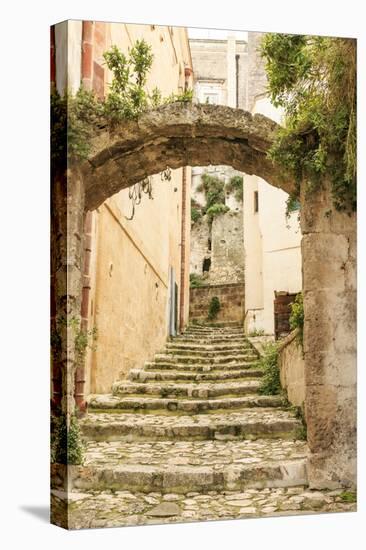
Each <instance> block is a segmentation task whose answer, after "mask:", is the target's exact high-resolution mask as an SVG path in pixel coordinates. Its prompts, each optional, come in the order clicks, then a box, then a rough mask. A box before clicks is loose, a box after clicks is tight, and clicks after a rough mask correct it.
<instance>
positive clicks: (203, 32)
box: [188, 28, 248, 40]
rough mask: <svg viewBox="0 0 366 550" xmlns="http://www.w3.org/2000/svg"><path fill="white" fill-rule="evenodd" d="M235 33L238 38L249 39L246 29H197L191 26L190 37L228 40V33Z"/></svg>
mask: <svg viewBox="0 0 366 550" xmlns="http://www.w3.org/2000/svg"><path fill="white" fill-rule="evenodd" d="M233 34H234V35H235V38H236V39H237V40H247V39H248V33H247V32H246V31H232V30H217V29H196V28H189V29H188V36H189V38H213V39H215V38H216V39H219V40H226V39H227V37H228V35H233Z"/></svg>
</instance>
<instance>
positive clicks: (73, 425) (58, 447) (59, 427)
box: [51, 415, 85, 464]
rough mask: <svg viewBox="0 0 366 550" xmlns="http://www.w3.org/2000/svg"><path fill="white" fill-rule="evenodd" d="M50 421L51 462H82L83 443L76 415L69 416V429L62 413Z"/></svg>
mask: <svg viewBox="0 0 366 550" xmlns="http://www.w3.org/2000/svg"><path fill="white" fill-rule="evenodd" d="M51 422H52V423H51V462H53V463H58V464H83V461H84V451H85V445H84V443H83V441H82V438H81V432H80V427H79V423H78V421H77V418H76V416H72V417H71V420H70V427H69V429H67V425H66V418H65V416H64V415H62V416H59V417H53V418H52V419H51Z"/></svg>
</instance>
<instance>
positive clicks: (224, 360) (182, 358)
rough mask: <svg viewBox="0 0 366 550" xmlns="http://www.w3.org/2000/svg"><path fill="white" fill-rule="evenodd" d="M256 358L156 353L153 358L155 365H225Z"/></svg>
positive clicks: (244, 355) (239, 355) (249, 356)
mask: <svg viewBox="0 0 366 550" xmlns="http://www.w3.org/2000/svg"><path fill="white" fill-rule="evenodd" d="M256 359H258V356H257V355H256V354H254V353H240V354H239V353H238V354H237V355H221V354H220V355H218V354H216V355H213V356H212V357H210V356H208V355H207V354H202V355H184V354H181V353H179V354H173V353H166V354H163V353H157V354H156V355H155V357H154V361H155V362H156V363H165V362H167V361H173V362H176V363H212V364H225V365H228V364H230V363H238V362H245V361H248V362H249V361H255V360H256Z"/></svg>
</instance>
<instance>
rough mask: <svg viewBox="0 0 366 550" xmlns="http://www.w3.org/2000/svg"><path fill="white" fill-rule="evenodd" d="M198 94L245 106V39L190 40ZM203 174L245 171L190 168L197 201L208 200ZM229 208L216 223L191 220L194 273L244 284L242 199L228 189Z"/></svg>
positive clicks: (205, 98)
mask: <svg viewBox="0 0 366 550" xmlns="http://www.w3.org/2000/svg"><path fill="white" fill-rule="evenodd" d="M189 43H190V47H191V55H192V63H193V72H194V98H195V100H196V101H198V102H200V103H210V104H216V105H228V106H230V107H239V108H245V105H246V98H247V88H246V80H247V65H248V59H247V43H246V42H245V41H244V40H236V39H235V36H233V35H229V36H228V38H227V40H218V39H196V38H195V39H190V40H189ZM202 174H209V175H212V176H216V177H218V178H220V179H221V180H222V181H223V182H225V183H226V184H228V183H229V181H230V179H231V178H232V177H233V176H241V177H242V176H243V174H242V173H240V172H238V171H236V170H234V169H233V168H232V167H230V166H206V167H193V168H192V183H191V190H192V199H193V201H194V202H193V204H194V203H196V204H197V205H199V206H203V205H205V196H204V193H203V192H202V191H200V186H201V183H202V181H201V177H202ZM225 205H226V206H228V207H229V208H230V211H229V212H227V213H224V214H221V215H220V216H217V217H216V218H215V219H214V220H213V223H212V225H210V224H209V223H208V221H207V218H206V217H204V218H202V219H200V220H199V221H198V222H197V223H194V224H193V225H192V231H191V262H190V272H191V273H194V274H196V275H198V276H203V277H204V281H205V283H207V284H210V285H217V284H227V283H244V241H243V219H242V208H243V203H242V200H237V199H236V198H235V194H234V193H226V195H225Z"/></svg>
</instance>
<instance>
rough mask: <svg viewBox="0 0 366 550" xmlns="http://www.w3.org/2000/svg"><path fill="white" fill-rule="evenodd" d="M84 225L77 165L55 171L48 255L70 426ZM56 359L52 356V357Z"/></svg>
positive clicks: (63, 401) (65, 411)
mask: <svg viewBox="0 0 366 550" xmlns="http://www.w3.org/2000/svg"><path fill="white" fill-rule="evenodd" d="M83 224H84V185H83V181H82V177H81V174H80V173H79V171H78V170H77V169H76V168H69V169H68V170H67V171H65V172H63V173H59V174H56V175H55V176H54V178H53V182H52V236H51V255H52V264H53V275H54V277H53V278H54V300H55V326H56V329H57V338H58V345H57V358H56V361H57V364H58V367H59V369H60V380H59V382H60V393H61V395H60V398H61V399H60V402H61V403H60V404H61V412H62V414H64V415H65V416H66V419H67V424H68V425H69V421H70V416H71V415H72V414H73V413H74V410H75V399H74V379H75V370H76V367H77V349H76V345H77V337H78V335H79V334H80V329H81V323H80V321H81V319H80V308H81V296H82V265H83V264H82V261H83ZM54 360H55V358H54Z"/></svg>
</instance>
